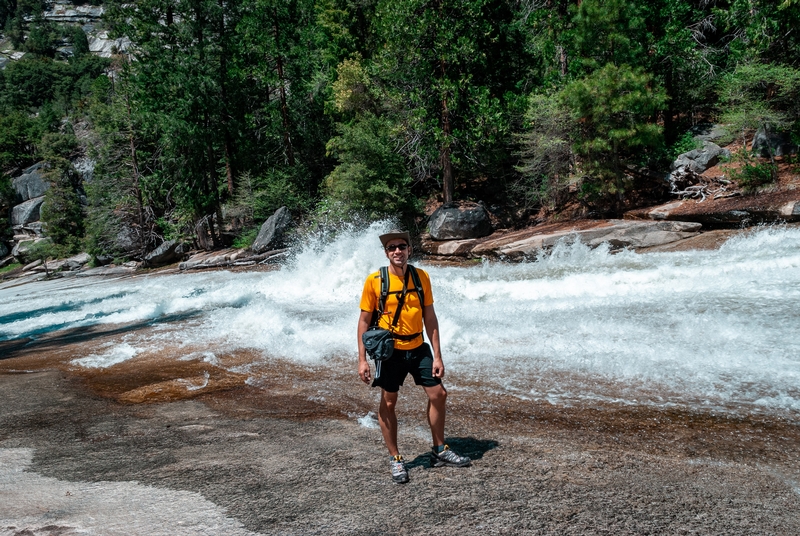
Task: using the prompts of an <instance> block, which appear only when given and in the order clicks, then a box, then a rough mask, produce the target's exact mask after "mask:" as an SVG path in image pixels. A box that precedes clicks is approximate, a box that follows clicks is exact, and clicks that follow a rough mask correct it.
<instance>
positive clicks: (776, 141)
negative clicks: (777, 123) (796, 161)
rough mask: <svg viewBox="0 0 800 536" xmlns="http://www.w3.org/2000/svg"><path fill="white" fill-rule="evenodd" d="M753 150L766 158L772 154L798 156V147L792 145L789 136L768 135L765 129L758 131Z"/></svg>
mask: <svg viewBox="0 0 800 536" xmlns="http://www.w3.org/2000/svg"><path fill="white" fill-rule="evenodd" d="M751 149H752V150H753V152H756V153H758V154H759V155H761V156H763V157H765V158H766V157H768V156H769V154H770V152H772V156H785V155H790V154H797V149H798V147H797V145H795V144H794V143H792V140H791V138H790V136H789V135H788V134H785V133H783V132H769V133H767V132H766V131H765V130H764V129H763V128H760V129H758V130H757V131H756V135H755V136H753V143H752V145H751Z"/></svg>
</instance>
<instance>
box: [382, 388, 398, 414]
mask: <svg viewBox="0 0 800 536" xmlns="http://www.w3.org/2000/svg"><path fill="white" fill-rule="evenodd" d="M396 404H397V393H389V392H387V391H383V392H382V394H381V410H383V411H391V412H393V411H394V407H395V405H396Z"/></svg>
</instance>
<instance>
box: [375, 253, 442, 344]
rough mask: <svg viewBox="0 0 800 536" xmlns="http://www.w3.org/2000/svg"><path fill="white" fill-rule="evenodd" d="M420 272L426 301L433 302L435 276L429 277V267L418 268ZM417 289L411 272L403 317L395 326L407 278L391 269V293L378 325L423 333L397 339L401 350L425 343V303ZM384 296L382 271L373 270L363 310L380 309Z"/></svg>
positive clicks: (391, 329) (401, 316) (393, 331)
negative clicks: (404, 280) (412, 337)
mask: <svg viewBox="0 0 800 536" xmlns="http://www.w3.org/2000/svg"><path fill="white" fill-rule="evenodd" d="M417 273H418V274H419V282H420V283H421V284H422V292H423V293H424V294H425V305H433V293H432V292H431V279H430V277H428V273H427V272H425V270H420V269H419V268H417ZM413 289H414V281H413V279H412V278H411V276H409V277H408V290H406V301H405V303H403V309H402V310H401V311H400V318H399V319H398V320H397V326H395V327H394V329H393V328H392V320H394V312H395V311H396V310H397V304H398V301H399V299H400V294H401V293H402V292H403V280H402V279H400V278H399V277H397V276H396V275H394V274H392V273H391V272H389V296H387V298H386V305H385V306H384V311H383V315H382V316H381V318H380V320H379V321H378V326H380V327H382V328H384V329H388V330H389V331H391V332H392V333H397V334H398V335H413V334H415V333H419V334H420V335H419V337H415V338H414V339H412V340H410V341H402V340H400V339H395V340H394V347H395V348H397V349H398V350H411V349H413V348H416V347H417V346H419V345H420V344H422V307H421V306H420V303H419V295H418V294H417V292H416V291H415V290H413ZM380 296H381V273H380V271H378V272H374V273H372V274H370V275H369V277H367V280H366V281H365V282H364V292H362V294H361V304H360V307H361V310H362V311H366V312H368V313H371V312H372V311H375V310H377V309H378V301H379V300H380Z"/></svg>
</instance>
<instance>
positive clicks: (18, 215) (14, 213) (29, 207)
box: [11, 196, 44, 226]
mask: <svg viewBox="0 0 800 536" xmlns="http://www.w3.org/2000/svg"><path fill="white" fill-rule="evenodd" d="M43 202H44V196H42V197H34V198H33V199H28V200H27V201H25V202H24V203H20V204H19V205H17V206H15V207H14V208H13V209H11V225H14V226H17V225H28V224H29V223H33V222H35V221H39V210H40V209H41V207H42V203H43Z"/></svg>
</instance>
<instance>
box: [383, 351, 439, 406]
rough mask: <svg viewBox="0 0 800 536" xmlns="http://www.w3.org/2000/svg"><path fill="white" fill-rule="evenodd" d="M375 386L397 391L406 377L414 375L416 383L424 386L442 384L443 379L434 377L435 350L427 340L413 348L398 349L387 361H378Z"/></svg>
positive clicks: (393, 391) (388, 390) (390, 391)
mask: <svg viewBox="0 0 800 536" xmlns="http://www.w3.org/2000/svg"><path fill="white" fill-rule="evenodd" d="M375 363H376V366H375V380H374V381H373V382H372V386H373V387H380V388H382V389H383V390H384V391H386V392H388V393H396V392H397V391H399V390H400V386H401V385H403V382H404V381H405V379H406V375H408V374H411V376H413V377H414V383H416V384H417V385H422V386H423V387H434V386H436V385H440V384H441V383H442V380H440V379H439V378H434V377H433V352H431V347H430V346H429V345H428V343H427V342H424V343H422V344H421V345H419V346H417V347H416V348H414V349H412V350H397V349H395V351H394V352H393V353H392V357H390V358H389V359H387V360H386V361H376V362H375Z"/></svg>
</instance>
